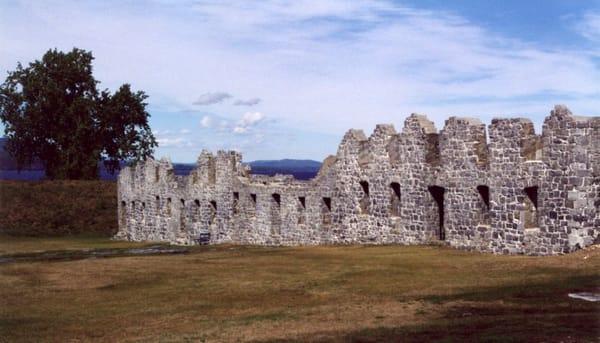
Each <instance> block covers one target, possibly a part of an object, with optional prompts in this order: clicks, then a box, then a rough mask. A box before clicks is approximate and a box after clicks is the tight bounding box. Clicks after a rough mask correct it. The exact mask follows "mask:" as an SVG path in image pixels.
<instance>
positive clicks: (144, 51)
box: [0, 0, 600, 158]
mask: <svg viewBox="0 0 600 343" xmlns="http://www.w3.org/2000/svg"><path fill="white" fill-rule="evenodd" d="M0 6H1V7H0V37H1V38H0V41H2V44H1V45H0V74H5V72H6V71H7V70H12V69H14V67H15V65H16V62H17V61H21V62H24V63H27V62H29V61H32V60H34V59H36V58H40V56H41V55H42V54H43V52H44V51H45V50H47V49H48V48H52V47H57V48H58V49H62V50H69V49H71V48H72V47H73V46H78V47H81V48H85V49H88V50H92V51H93V53H94V56H95V60H94V74H95V76H96V77H97V78H98V79H99V80H101V81H102V86H103V87H108V88H111V89H114V88H116V87H117V86H119V85H120V84H122V83H123V82H130V83H132V86H133V87H134V89H142V90H145V91H146V92H147V93H148V94H149V95H150V97H149V99H148V102H149V107H150V109H151V113H152V115H153V118H152V119H151V120H156V123H164V122H165V119H164V118H168V117H166V116H168V115H169V113H160V114H158V113H157V114H155V113H154V112H153V111H154V110H155V109H157V108H159V109H160V110H161V111H163V112H175V111H183V110H186V111H187V110H192V111H194V110H196V109H197V108H196V107H194V106H192V103H194V102H195V101H197V100H200V104H205V103H212V102H213V101H217V100H216V99H218V98H219V97H214V94H219V93H222V94H221V96H223V95H227V96H229V97H226V98H221V99H220V101H221V106H223V111H226V112H227V113H228V117H227V118H225V119H222V118H221V117H219V116H218V114H219V113H214V114H213V113H211V116H210V117H208V116H206V117H205V118H208V119H207V120H208V122H207V123H209V125H207V126H205V125H204V124H203V121H204V118H202V121H201V123H200V124H201V125H202V126H203V127H208V126H211V127H213V126H214V127H215V128H216V130H211V132H210V134H213V133H214V134H215V135H217V134H222V136H219V137H216V136H215V137H213V136H210V139H211V140H219V139H220V140H221V141H219V144H225V143H229V142H228V141H227V140H228V139H230V137H229V136H231V135H225V134H224V133H228V134H229V133H231V132H232V131H236V128H237V131H238V132H237V133H245V134H246V135H241V136H244V137H246V136H247V137H248V138H250V137H252V136H251V135H253V134H255V133H256V131H257V130H256V129H257V128H256V127H254V126H248V125H242V124H241V123H240V122H239V121H236V120H235V119H231V118H241V117H242V116H243V115H244V112H245V110H247V108H244V107H243V106H234V104H235V103H237V101H248V100H244V99H242V100H240V99H237V101H231V102H229V101H225V100H228V99H229V100H231V99H230V97H231V96H230V94H250V95H254V94H260V96H261V97H262V98H263V99H268V101H265V102H264V103H261V107H260V110H261V112H264V113H269V119H271V118H272V119H276V120H277V121H278V122H279V123H281V127H278V128H277V130H278V132H282V133H287V132H284V131H282V130H283V128H294V129H299V130H302V131H303V132H310V133H313V134H325V133H326V134H333V135H338V136H341V134H342V133H343V132H344V131H345V130H346V129H348V128H350V127H355V128H362V129H365V130H368V129H369V128H372V127H373V126H374V124H376V123H382V122H383V123H386V122H391V123H394V124H395V125H396V128H397V129H399V128H400V127H401V125H402V122H403V120H404V118H405V116H406V115H408V114H409V113H411V112H424V113H428V115H429V117H430V118H431V119H433V120H435V121H436V123H437V126H438V128H441V126H442V125H443V120H444V119H445V118H446V117H447V116H449V115H455V114H456V115H470V116H482V117H484V118H489V117H491V116H492V115H503V114H517V115H521V116H531V115H532V114H534V115H536V116H537V117H534V120H537V121H538V122H541V118H542V117H543V116H544V115H546V114H547V113H548V111H549V110H550V109H551V106H552V105H553V104H554V103H562V102H564V103H566V104H567V105H568V106H569V107H570V108H571V109H572V110H573V112H575V113H580V114H591V115H597V114H598V109H599V108H600V97H599V96H598V95H599V94H598V92H599V91H598V85H599V84H600V70H599V67H598V64H597V61H595V60H594V58H597V56H598V55H597V53H596V55H595V56H594V55H593V54H592V53H591V52H590V51H588V50H586V48H585V47H578V46H572V45H569V44H565V46H564V47H563V46H546V45H541V44H540V45H538V44H537V43H536V42H530V41H524V40H519V39H518V38H515V37H508V36H505V35H501V34H499V33H497V32H494V31H493V30H491V29H489V28H486V27H482V26H478V25H476V24H475V23H474V22H472V21H469V20H467V19H465V18H462V17H459V16H457V15H454V14H449V13H447V12H433V11H428V10H422V9H417V8H412V7H408V6H406V5H403V4H402V3H401V2H394V1H386V0H381V1H367V0H356V1H351V2H349V1H341V0H323V1H308V0H306V1H305V0H297V1H291V2H286V1H279V0H272V1H270V0H266V1H261V2H254V3H252V4H249V3H248V2H246V1H210V2H196V1H181V2H173V3H172V2H165V1H159V2H148V3H144V5H140V4H139V3H137V2H125V3H121V2H113V1H106V2H96V3H93V2H62V1H52V0H48V1H37V2H35V1H32V2H8V3H2V5H0ZM594 13H595V14H594ZM594 13H591V12H590V14H588V15H586V16H584V19H585V20H582V23H581V25H580V26H579V27H578V28H579V32H581V34H582V35H584V36H586V37H588V38H589V39H594V37H598V24H597V23H598V21H597V20H598V13H597V12H594ZM22 23H28V25H22ZM72 27H77V28H78V30H72ZM541 29H543V28H541ZM596 50H597V48H596ZM200 87H203V88H200ZM206 87H210V88H206ZM198 89H212V90H227V93H225V92H213V93H207V94H208V95H207V94H205V95H203V96H202V97H201V98H200V99H198ZM209 95H210V96H209ZM250 100H251V99H250ZM271 114H272V115H271ZM159 116H165V117H160V120H157V119H159V118H158V117H159ZM193 118H196V117H190V119H189V120H190V121H192V120H197V119H193ZM192 124H193V123H192ZM196 125H197V124H196ZM258 125H259V126H260V123H259V124H258ZM190 127H191V125H190ZM153 129H157V130H159V131H162V130H163V129H164V127H156V128H154V127H153ZM241 131H243V132H241ZM288 131H289V129H288ZM265 135H267V137H268V139H265V142H267V143H268V142H271V141H272V135H273V132H268V131H266V132H265ZM319 137H322V136H319ZM238 138H239V137H238ZM207 139H208V137H207ZM299 139H302V137H299ZM317 144H318V145H319V147H318V149H317V148H314V151H321V155H322V156H325V155H326V154H327V153H331V152H335V149H336V147H335V146H334V145H328V146H325V145H323V144H319V142H314V143H313V142H308V140H307V142H306V144H303V145H302V146H300V147H292V146H289V147H277V149H278V151H283V149H288V150H289V153H290V155H292V154H293V153H296V151H295V150H294V149H298V151H297V152H298V153H301V152H302V151H301V150H300V149H307V150H305V151H308V149H309V147H314V146H315V145H317ZM332 144H333V143H332ZM265 150H266V149H265ZM268 153H269V151H266V152H265V155H266V154H268ZM316 157H317V156H315V158H316Z"/></svg>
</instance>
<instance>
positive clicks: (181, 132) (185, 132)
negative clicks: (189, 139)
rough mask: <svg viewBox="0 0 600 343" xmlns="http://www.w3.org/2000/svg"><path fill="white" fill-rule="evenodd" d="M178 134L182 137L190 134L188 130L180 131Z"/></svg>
mask: <svg viewBox="0 0 600 343" xmlns="http://www.w3.org/2000/svg"><path fill="white" fill-rule="evenodd" d="M179 133H180V134H182V135H187V134H188V133H190V130H188V129H181V130H179Z"/></svg>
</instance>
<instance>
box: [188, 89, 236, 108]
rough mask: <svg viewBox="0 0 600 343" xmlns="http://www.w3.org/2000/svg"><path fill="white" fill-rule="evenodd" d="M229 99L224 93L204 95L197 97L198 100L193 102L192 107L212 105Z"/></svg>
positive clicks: (228, 95)
mask: <svg viewBox="0 0 600 343" xmlns="http://www.w3.org/2000/svg"><path fill="white" fill-rule="evenodd" d="M229 98H231V95H230V94H228V93H225V92H216V93H204V94H202V95H200V97H198V100H196V101H194V103H193V104H194V105H201V106H204V105H213V104H218V103H220V102H222V101H223V100H226V99H229Z"/></svg>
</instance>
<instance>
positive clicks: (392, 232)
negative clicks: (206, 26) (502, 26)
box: [117, 106, 600, 255]
mask: <svg viewBox="0 0 600 343" xmlns="http://www.w3.org/2000/svg"><path fill="white" fill-rule="evenodd" d="M249 171H250V170H249V168H248V167H247V166H246V165H244V164H242V158H241V155H240V154H239V153H237V152H233V151H229V152H225V151H219V152H218V153H217V154H216V156H215V155H212V154H211V153H209V152H207V151H203V152H202V153H201V155H200V157H199V158H198V165H197V168H196V169H195V170H193V171H192V172H191V174H190V175H189V176H176V175H174V173H173V168H172V166H171V163H170V162H169V161H168V160H165V159H163V160H161V161H154V160H147V161H145V162H143V163H139V164H137V165H136V166H133V167H127V168H125V169H123V170H122V172H121V173H120V175H119V180H118V183H119V192H118V197H119V200H118V201H119V232H118V233H117V238H122V239H128V240H134V241H145V240H149V241H165V242H171V243H178V244H197V243H211V244H212V243H237V244H260V245H315V244H427V243H432V242H439V241H444V242H445V243H447V244H449V245H450V246H453V247H457V248H464V249H475V250H480V251H488V252H493V253H502V254H520V253H524V254H533V255H549V254H557V253H567V252H571V251H574V250H576V249H578V248H582V247H584V246H587V245H590V244H593V243H594V241H596V242H598V240H599V239H600V238H599V233H600V209H599V207H600V117H579V116H573V115H572V114H571V113H570V111H569V110H568V109H567V108H566V107H563V106H556V107H555V109H554V110H553V111H552V112H551V114H550V116H548V117H547V118H546V119H545V121H544V125H543V131H542V135H541V136H539V135H536V134H535V132H534V127H533V124H532V122H531V121H529V120H527V119H522V118H511V119H494V120H492V123H491V125H489V142H488V141H487V139H486V126H485V125H484V124H482V123H481V122H480V121H479V120H477V119H472V118H461V117H451V118H450V119H448V120H446V123H445V126H444V128H443V130H441V131H440V132H439V133H438V132H437V130H436V128H435V126H434V124H433V123H432V122H431V121H429V120H428V119H427V118H426V117H425V116H423V115H417V114H412V115H411V116H409V117H408V118H407V119H406V120H405V122H404V128H403V129H402V132H400V133H398V132H396V131H395V130H394V127H393V126H392V125H378V126H377V127H376V129H375V131H374V132H373V134H372V135H371V136H370V137H368V138H367V137H366V136H365V134H364V133H363V132H362V131H360V130H350V131H348V132H347V133H346V134H345V136H344V138H343V140H342V142H341V144H340V146H339V148H338V151H337V154H336V155H335V156H330V157H328V158H327V159H325V161H324V162H323V166H322V167H321V170H320V171H319V173H318V175H317V176H316V177H315V178H314V179H312V180H308V181H300V180H295V179H294V178H293V177H292V176H286V175H277V176H274V177H266V176H259V175H250V172H249Z"/></svg>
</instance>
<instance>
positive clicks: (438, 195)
mask: <svg viewBox="0 0 600 343" xmlns="http://www.w3.org/2000/svg"><path fill="white" fill-rule="evenodd" d="M428 189H429V193H430V194H431V197H432V198H433V200H435V203H436V205H437V210H438V218H437V219H438V220H437V222H438V230H439V231H438V238H439V239H440V240H441V241H443V240H445V239H446V232H445V230H444V193H445V192H446V189H445V188H444V187H440V186H429V187H428Z"/></svg>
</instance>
